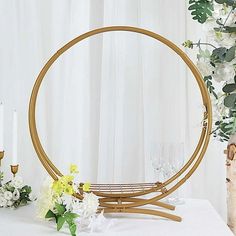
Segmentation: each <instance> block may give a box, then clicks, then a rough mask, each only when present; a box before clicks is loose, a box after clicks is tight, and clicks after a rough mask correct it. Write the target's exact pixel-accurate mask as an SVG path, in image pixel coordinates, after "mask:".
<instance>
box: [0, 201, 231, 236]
mask: <svg viewBox="0 0 236 236" xmlns="http://www.w3.org/2000/svg"><path fill="white" fill-rule="evenodd" d="M175 213H176V214H178V215H180V216H182V217H183V221H182V222H180V223H179V222H173V221H170V220H165V219H159V218H157V217H153V216H148V215H134V214H109V215H108V214H107V215H106V217H109V218H111V217H112V218H115V220H114V223H113V225H112V227H111V228H110V229H109V230H108V231H106V232H102V233H86V232H78V235H81V236H85V235H91V236H93V235H97V236H98V235H99V236H101V235H107V236H113V235H114V236H118V235H119V236H120V235H125V236H132V235H134V236H144V235H145V236H152V235H153V236H154V235H155V236H157V235H158V236H172V235H173V236H190V235H191V236H211V235H214V236H233V234H232V233H231V231H230V230H229V228H228V227H227V225H226V224H225V223H224V222H223V220H222V219H221V218H220V216H219V215H218V214H217V213H216V211H215V210H214V208H213V207H212V205H211V204H210V203H209V202H208V201H206V200H196V199H188V200H185V204H184V205H179V206H177V209H176V211H175ZM32 235H33V236H39V235H40V236H44V235H46V236H47V235H50V236H51V235H69V233H67V231H66V230H63V231H62V232H57V231H56V229H55V225H54V224H53V223H52V222H45V221H42V220H40V219H37V218H36V217H35V206H34V204H31V205H29V206H26V207H22V208H20V209H18V210H10V209H0V236H32Z"/></svg>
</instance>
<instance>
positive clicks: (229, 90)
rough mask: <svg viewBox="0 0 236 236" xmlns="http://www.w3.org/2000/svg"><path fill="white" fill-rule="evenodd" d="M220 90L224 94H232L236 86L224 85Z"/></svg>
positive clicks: (233, 84)
mask: <svg viewBox="0 0 236 236" xmlns="http://www.w3.org/2000/svg"><path fill="white" fill-rule="evenodd" d="M222 90H223V92H224V93H232V92H234V91H235V90H236V84H235V83H232V84H226V85H225V86H224V87H223V89H222Z"/></svg>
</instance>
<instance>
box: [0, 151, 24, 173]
mask: <svg viewBox="0 0 236 236" xmlns="http://www.w3.org/2000/svg"><path fill="white" fill-rule="evenodd" d="M3 157H4V151H0V167H1V165H2V159H3ZM18 169H19V165H11V173H12V174H13V176H14V177H15V176H16V174H17V172H18Z"/></svg>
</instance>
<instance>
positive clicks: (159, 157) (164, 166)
mask: <svg viewBox="0 0 236 236" xmlns="http://www.w3.org/2000/svg"><path fill="white" fill-rule="evenodd" d="M156 150H157V151H156V152H155V153H152V154H151V161H152V166H153V168H154V171H155V181H160V182H164V181H166V180H168V179H169V178H170V177H172V176H173V175H175V174H176V173H177V172H178V171H179V170H180V169H181V168H182V166H183V164H184V144H183V143H158V144H157V149H156ZM167 201H168V202H169V203H171V204H174V205H177V204H182V203H183V200H181V199H180V198H179V191H178V189H177V190H176V191H175V192H173V193H172V194H170V195H169V198H168V199H167Z"/></svg>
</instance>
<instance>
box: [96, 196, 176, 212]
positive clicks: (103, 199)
mask: <svg viewBox="0 0 236 236" xmlns="http://www.w3.org/2000/svg"><path fill="white" fill-rule="evenodd" d="M120 200H121V202H139V201H144V200H145V199H142V198H120ZM103 202H105V203H107V202H118V199H117V198H101V199H100V205H101V206H102V203H103ZM149 205H154V206H158V207H162V208H166V209H168V210H175V206H173V205H170V204H167V203H164V202H159V201H155V202H152V203H149Z"/></svg>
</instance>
